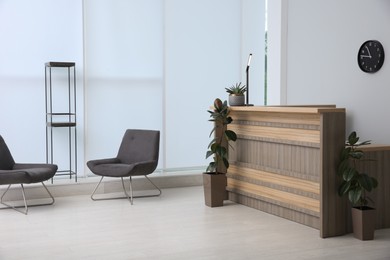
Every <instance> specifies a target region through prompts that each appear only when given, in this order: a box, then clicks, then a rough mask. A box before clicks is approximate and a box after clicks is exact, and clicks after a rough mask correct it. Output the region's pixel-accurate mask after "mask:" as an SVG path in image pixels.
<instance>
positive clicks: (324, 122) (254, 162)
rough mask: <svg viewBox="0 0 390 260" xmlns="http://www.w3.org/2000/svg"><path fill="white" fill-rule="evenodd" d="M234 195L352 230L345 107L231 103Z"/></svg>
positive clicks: (324, 232)
mask: <svg viewBox="0 0 390 260" xmlns="http://www.w3.org/2000/svg"><path fill="white" fill-rule="evenodd" d="M230 115H231V116H232V118H233V122H232V124H230V125H229V129H231V130H234V131H235V132H236V133H237V135H238V140H237V141H236V142H235V143H234V144H233V148H234V149H230V161H231V165H230V168H229V169H228V172H227V177H228V185H227V190H228V193H229V199H230V200H232V201H235V202H237V203H241V204H244V205H247V206H249V207H253V208H256V209H259V210H262V211H265V212H268V213H271V214H274V215H277V216H280V217H283V218H286V219H290V220H292V221H296V222H298V223H302V224H305V225H308V226H310V227H313V228H316V229H319V230H320V236H321V237H330V236H337V235H343V234H345V233H346V232H348V230H347V229H348V228H347V226H348V225H347V223H346V222H347V217H348V213H347V207H346V203H345V200H343V199H341V198H340V197H339V196H338V195H337V187H338V185H339V183H340V180H339V178H338V177H337V175H336V169H337V165H338V163H339V157H340V151H341V150H342V149H343V147H344V143H345V109H343V108H336V107H335V106H333V105H329V106H302V107H298V106H292V107H283V106H279V107H268V106H267V107H257V106H254V107H231V114H230Z"/></svg>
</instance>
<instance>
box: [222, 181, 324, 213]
mask: <svg viewBox="0 0 390 260" xmlns="http://www.w3.org/2000/svg"><path fill="white" fill-rule="evenodd" d="M228 189H233V190H244V191H245V192H248V193H252V194H254V195H257V196H261V197H264V198H267V199H271V200H274V201H278V202H280V203H283V204H289V205H292V206H294V207H297V208H303V209H307V210H310V211H313V212H317V213H319V212H320V202H319V200H316V199H312V198H308V197H304V196H300V195H296V194H293V193H289V192H285V191H280V190H275V189H272V188H268V187H264V186H259V185H255V184H252V183H248V182H243V181H239V180H234V179H231V178H229V179H228Z"/></svg>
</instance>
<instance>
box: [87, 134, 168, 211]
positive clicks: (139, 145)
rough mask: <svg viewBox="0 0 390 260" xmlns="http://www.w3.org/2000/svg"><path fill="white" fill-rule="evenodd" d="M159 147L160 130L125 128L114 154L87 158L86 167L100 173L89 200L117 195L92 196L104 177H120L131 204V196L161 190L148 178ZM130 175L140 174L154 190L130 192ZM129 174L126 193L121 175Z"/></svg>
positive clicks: (154, 166) (131, 189)
mask: <svg viewBox="0 0 390 260" xmlns="http://www.w3.org/2000/svg"><path fill="white" fill-rule="evenodd" d="M159 147H160V132H159V131H154V130H133V129H128V130H126V132H125V134H124V136H123V139H122V142H121V145H120V147H119V151H118V154H117V156H116V157H114V158H108V159H100V160H91V161H88V162H87V166H88V168H89V169H90V170H91V171H92V172H93V173H94V174H96V175H99V176H101V178H100V181H99V183H98V184H97V185H96V187H95V189H94V191H93V192H92V195H91V199H92V200H106V199H119V198H95V197H94V195H95V193H96V191H97V189H98V187H99V185H100V184H101V182H102V180H103V178H104V177H116V178H121V180H122V187H123V191H124V193H125V195H126V196H125V197H120V198H127V199H128V200H129V201H130V203H131V204H133V198H139V197H154V196H160V195H161V190H160V189H159V188H158V187H157V186H156V185H155V184H154V183H153V182H152V181H151V180H150V179H149V178H148V176H147V175H149V174H151V173H153V172H154V170H155V169H156V167H157V164H158V155H159ZM133 176H144V177H145V178H146V179H147V180H148V181H149V182H150V183H151V184H152V185H153V186H154V187H155V188H156V189H157V190H158V193H157V194H152V195H144V196H134V195H133V187H132V177H133ZM125 177H129V178H130V195H129V194H128V192H127V191H126V188H125V184H124V180H123V178H125Z"/></svg>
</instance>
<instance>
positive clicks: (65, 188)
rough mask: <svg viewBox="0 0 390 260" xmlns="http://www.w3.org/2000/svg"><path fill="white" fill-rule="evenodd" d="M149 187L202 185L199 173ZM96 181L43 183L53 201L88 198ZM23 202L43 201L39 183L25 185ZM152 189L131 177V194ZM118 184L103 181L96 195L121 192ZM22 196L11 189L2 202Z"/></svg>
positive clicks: (162, 180) (157, 179)
mask: <svg viewBox="0 0 390 260" xmlns="http://www.w3.org/2000/svg"><path fill="white" fill-rule="evenodd" d="M148 177H149V178H150V179H151V180H152V181H153V183H155V184H156V185H157V186H158V187H159V188H160V189H167V188H177V187H190V186H199V185H202V184H203V180H202V174H201V173H191V174H183V175H180V174H174V175H168V176H161V175H158V174H156V175H154V174H151V175H149V176H148ZM99 180H100V177H97V176H96V177H86V178H78V180H77V182H75V180H74V179H72V180H70V179H63V178H62V179H54V180H53V183H51V180H49V181H46V182H44V183H45V185H46V186H47V188H48V189H49V191H50V192H51V194H52V195H53V196H54V198H56V197H65V196H76V195H90V194H92V192H93V190H94V189H95V186H96V185H97V183H98V182H99ZM128 182H129V179H128V178H126V188H127V189H128V187H129V186H128ZM7 186H8V185H2V186H0V193H1V194H2V193H3V192H4V191H5V189H6V188H7ZM24 188H25V193H26V199H27V200H30V199H42V198H47V197H48V195H47V192H46V191H45V190H44V188H43V187H42V185H41V184H40V183H34V184H25V185H24ZM151 189H154V187H153V186H152V185H151V184H150V182H149V181H148V180H146V178H145V177H143V176H140V177H134V178H133V190H134V191H135V192H137V191H142V190H151ZM122 191H123V188H122V183H121V180H120V178H108V177H105V178H104V179H103V181H102V183H101V185H100V187H99V189H98V190H97V192H96V194H105V193H116V192H122ZM21 199H22V193H21V187H20V185H16V184H15V185H12V186H11V188H10V190H9V191H8V192H7V194H6V196H5V197H4V200H6V201H8V200H21Z"/></svg>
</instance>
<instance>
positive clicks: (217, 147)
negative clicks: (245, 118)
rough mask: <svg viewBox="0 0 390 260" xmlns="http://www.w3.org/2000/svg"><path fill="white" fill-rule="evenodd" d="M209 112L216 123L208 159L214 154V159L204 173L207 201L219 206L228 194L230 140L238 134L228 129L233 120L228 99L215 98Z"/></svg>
mask: <svg viewBox="0 0 390 260" xmlns="http://www.w3.org/2000/svg"><path fill="white" fill-rule="evenodd" d="M207 112H209V113H210V119H209V121H210V122H213V123H214V126H213V128H212V130H211V132H210V137H211V136H212V135H213V134H214V137H213V139H212V140H211V142H210V144H209V145H208V150H207V153H206V159H207V158H209V157H211V156H212V157H213V160H212V161H211V162H210V163H209V165H208V167H207V169H206V172H205V173H203V186H204V195H205V203H206V205H207V206H209V207H219V206H223V201H224V200H225V199H226V194H227V193H226V184H227V179H226V171H227V169H228V168H229V141H236V140H237V135H236V133H235V132H234V131H232V130H228V129H227V126H228V125H229V124H230V123H231V122H232V121H233V119H232V118H231V117H230V116H229V113H230V111H229V106H228V105H227V101H224V102H222V101H221V100H220V99H219V98H217V99H215V101H214V109H213V110H208V111H207Z"/></svg>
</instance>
